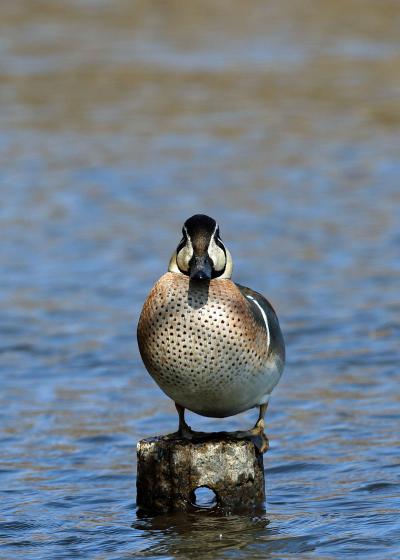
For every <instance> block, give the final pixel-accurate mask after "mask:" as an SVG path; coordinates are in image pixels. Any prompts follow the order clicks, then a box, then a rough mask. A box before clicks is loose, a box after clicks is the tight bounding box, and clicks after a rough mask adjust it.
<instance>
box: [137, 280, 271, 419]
mask: <svg viewBox="0 0 400 560" xmlns="http://www.w3.org/2000/svg"><path fill="white" fill-rule="evenodd" d="M138 333H139V336H138V341H139V348H140V352H141V355H142V359H143V361H144V364H145V365H146V368H147V370H148V371H149V373H150V374H151V375H152V377H153V378H154V379H155V381H156V382H157V383H158V385H159V386H160V387H161V388H162V389H163V391H164V392H165V393H166V394H167V395H168V396H169V397H171V399H173V400H174V401H175V402H176V403H179V404H180V405H181V406H183V407H185V408H188V409H189V410H192V411H193V412H197V413H198V414H201V415H203V416H213V417H225V416H231V415H233V414H237V413H239V412H242V411H243V410H247V409H249V408H251V407H254V406H256V405H259V404H261V403H262V401H263V397H264V396H266V395H269V393H270V392H271V390H272V388H273V387H274V385H275V384H276V383H277V381H278V379H279V369H278V368H276V367H272V366H273V365H275V360H274V359H273V356H272V355H271V364H270V367H266V364H267V363H268V355H269V354H272V353H271V345H270V333H269V330H268V325H267V324H266V323H265V321H264V320H263V317H262V314H261V312H260V311H259V312H258V313H257V309H254V308H252V302H251V300H249V299H248V298H247V297H244V295H243V294H242V292H241V290H240V288H239V287H238V286H237V285H235V284H234V283H233V282H232V281H231V280H229V279H215V280H213V279H211V280H209V281H208V282H204V281H202V282H199V281H196V280H191V279H190V278H189V277H188V276H185V275H182V274H174V273H172V272H168V273H166V274H164V275H163V276H162V277H161V278H160V279H159V281H158V282H157V283H156V284H155V286H154V287H153V289H152V291H151V293H150V295H149V297H148V298H147V300H146V303H145V305H144V307H143V311H142V314H141V317H140V321H139V328H138Z"/></svg>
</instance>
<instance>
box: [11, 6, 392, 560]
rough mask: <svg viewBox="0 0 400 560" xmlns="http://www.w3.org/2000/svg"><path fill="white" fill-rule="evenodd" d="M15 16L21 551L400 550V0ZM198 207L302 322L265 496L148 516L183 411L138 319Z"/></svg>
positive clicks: (242, 266)
mask: <svg viewBox="0 0 400 560" xmlns="http://www.w3.org/2000/svg"><path fill="white" fill-rule="evenodd" d="M0 26H1V33H0V48H1V53H2V54H1V59H0V64H1V66H0V84H1V97H0V120H1V128H0V162H1V165H0V189H1V190H0V194H1V205H0V224H1V231H2V241H1V244H0V249H1V254H0V265H1V271H2V274H1V278H0V282H1V288H0V301H1V309H2V313H1V314H0V332H1V338H0V353H1V361H0V374H1V388H2V391H1V395H0V401H1V402H0V415H1V424H0V425H1V428H0V437H1V449H0V456H1V465H0V489H1V492H2V498H1V505H0V536H1V551H0V556H1V557H2V558H13V559H15V558H41V559H52V560H53V559H56V558H96V559H103V558H110V559H111V558H112V559H117V558H118V559H120V558H131V557H135V558H155V559H156V558H157V559H161V558H162V559H172V558H199V557H201V558H210V559H211V558H212V559H215V558H227V559H229V558H246V559H248V558H249V559H252V558H254V559H256V558H280V559H283V558H292V557H293V554H295V555H297V556H298V557H301V558H318V559H328V558H329V559H330V558H332V559H333V558H335V559H336V558H339V557H349V558H354V557H358V556H360V557H361V556H362V557H370V558H373V559H377V558H395V557H397V556H399V555H400V545H399V542H400V521H399V503H400V501H399V494H400V459H399V435H398V434H399V429H398V427H399V420H400V396H399V390H398V387H399V374H398V364H399V358H400V351H399V333H400V326H399V311H400V303H399V297H398V294H399V272H400V270H399V268H400V265H399V263H400V259H399V246H400V234H399V226H398V223H399V218H398V217H399V203H400V189H399V184H400V164H399V145H400V138H399V124H400V113H399V111H398V107H399V105H398V101H399V94H400V70H399V69H400V54H399V53H400V50H399V46H400V45H399V33H398V30H399V28H400V9H399V5H398V3H397V2H396V1H390V0H381V1H380V2H374V1H372V0H365V1H360V0H351V1H347V0H346V1H344V0H340V1H330V0H324V1H323V2H313V1H311V2H309V1H306V0H300V1H298V2H291V1H289V0H283V1H280V2H279V3H273V2H271V3H266V2H261V1H260V2H257V1H255V2H253V3H251V5H249V4H248V3H244V2H239V1H237V2H236V1H234V2H217V3H215V2H211V1H208V0H207V1H202V2H193V3H182V2H178V1H168V2H152V3H148V2H144V1H143V2H141V1H138V2H131V1H128V0H119V1H117V2H113V3H109V2H102V1H100V0H98V1H94V0H69V1H65V2H56V3H54V2H51V1H50V0H41V1H40V2H34V3H32V2H29V1H28V0H20V1H18V2H5V3H4V5H2V9H1V13H0ZM196 212H206V213H209V214H211V215H212V216H214V217H216V218H217V219H218V221H219V222H220V226H221V233H222V236H223V239H224V241H225V242H226V244H227V246H228V247H229V248H230V250H231V252H232V254H233V257H234V262H235V272H234V278H235V280H236V281H238V282H240V283H241V284H244V285H249V286H251V287H252V288H254V289H256V290H259V291H261V292H263V293H264V294H266V295H267V296H268V298H269V299H270V300H271V302H272V303H273V304H274V306H275V307H276V309H277V312H278V314H279V317H280V320H281V325H282V328H283V331H284V333H285V337H286V343H287V354H288V359H287V367H286V371H285V374H284V377H283V378H282V380H281V383H280V385H279V387H278V388H277V389H276V391H275V392H274V395H273V398H272V400H271V404H270V408H269V411H268V417H267V420H268V427H267V431H268V435H269V437H270V441H271V449H270V451H269V453H268V454H267V455H266V457H265V467H266V479H267V492H268V498H267V503H266V513H265V515H260V516H258V517H254V516H253V517H252V516H246V515H241V516H230V517H218V516H215V515H210V514H209V513H207V512H205V513H204V512H203V513H202V514H194V515H191V516H184V517H181V516H179V515H178V516H165V517H161V518H157V519H138V518H137V517H136V506H135V472H136V464H135V460H136V459H135V446H136V442H137V441H138V440H139V439H140V438H142V437H145V436H149V435H153V434H157V433H160V432H167V431H172V430H174V429H175V427H176V421H177V419H176V414H175V411H174V407H173V404H172V403H171V402H170V401H169V400H168V399H167V398H166V397H165V396H164V395H163V394H162V393H161V392H160V391H159V389H158V388H157V387H156V386H155V385H154V383H153V381H152V380H151V379H150V377H149V376H148V375H147V373H146V372H145V370H144V368H143V366H142V364H141V362H140V358H139V355H138V351H137V346H136V342H135V325H136V322H137V319H138V313H139V312H140V308H141V305H142V303H143V300H144V298H145V297H146V294H147V292H148V291H149V289H150V287H151V286H152V284H153V282H154V281H155V280H156V279H157V278H158V277H159V276H160V275H161V274H162V273H163V272H164V271H165V270H166V267H167V263H168V260H169V256H170V253H171V252H172V250H173V249H174V247H175V246H176V243H177V242H178V241H179V238H180V235H179V234H180V227H181V224H182V222H183V221H184V220H185V219H186V218H187V217H188V216H190V215H191V214H193V213H196ZM255 415H256V413H255V411H252V412H249V413H246V414H243V415H240V416H238V417H234V418H231V419H227V420H213V419H205V418H201V417H198V416H195V415H191V416H190V418H189V420H190V422H191V423H192V424H193V425H194V426H195V427H196V428H199V429H210V430H212V429H231V428H232V429H239V428H243V427H245V426H247V425H250V424H251V423H253V421H254V418H255Z"/></svg>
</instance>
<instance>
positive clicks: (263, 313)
mask: <svg viewBox="0 0 400 560" xmlns="http://www.w3.org/2000/svg"><path fill="white" fill-rule="evenodd" d="M246 297H247V299H251V301H253V302H254V303H255V304H256V305H257V307H258V309H259V310H260V311H261V315H262V317H263V319H264V323H265V329H266V331H267V348H269V341H270V335H269V326H268V319H267V316H266V314H265V311H264V309H263V308H262V307H261V305H260V304H259V303H258V301H257V300H256V299H255V298H253V296H250V295H249V294H246Z"/></svg>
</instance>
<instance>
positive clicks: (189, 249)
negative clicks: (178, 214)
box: [176, 226, 193, 272]
mask: <svg viewBox="0 0 400 560" xmlns="http://www.w3.org/2000/svg"><path fill="white" fill-rule="evenodd" d="M183 227H184V229H185V233H186V239H187V241H186V243H185V245H184V246H183V247H182V249H181V250H180V251H179V253H178V254H177V255H176V262H177V263H178V266H179V268H180V269H181V270H183V271H185V272H187V271H188V270H189V261H190V259H191V258H192V256H193V245H192V240H191V239H190V235H189V234H188V232H187V229H186V227H185V226H183Z"/></svg>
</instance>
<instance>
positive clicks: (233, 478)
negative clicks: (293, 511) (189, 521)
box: [137, 434, 265, 513]
mask: <svg viewBox="0 0 400 560" xmlns="http://www.w3.org/2000/svg"><path fill="white" fill-rule="evenodd" d="M137 457H138V462H137V465H138V467H137V468H138V476H137V506H138V508H139V510H141V511H145V512H149V513H166V512H171V511H192V510H195V509H196V503H195V491H196V490H197V489H198V488H201V487H207V488H209V489H211V490H212V491H213V492H214V493H215V496H216V507H218V508H220V509H222V510H228V511H234V510H237V509H243V508H257V507H259V506H261V505H262V504H263V502H264V499H265V489H264V468H263V456H262V453H260V452H259V451H258V449H257V448H256V447H255V445H254V443H252V442H251V441H249V440H237V439H233V438H229V435H227V434H223V435H221V434H215V435H213V436H210V437H209V438H207V439H206V440H205V441H196V442H191V441H187V440H184V439H181V438H178V437H171V436H159V437H154V438H148V439H142V440H141V441H139V443H138V445H137Z"/></svg>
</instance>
